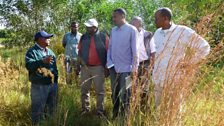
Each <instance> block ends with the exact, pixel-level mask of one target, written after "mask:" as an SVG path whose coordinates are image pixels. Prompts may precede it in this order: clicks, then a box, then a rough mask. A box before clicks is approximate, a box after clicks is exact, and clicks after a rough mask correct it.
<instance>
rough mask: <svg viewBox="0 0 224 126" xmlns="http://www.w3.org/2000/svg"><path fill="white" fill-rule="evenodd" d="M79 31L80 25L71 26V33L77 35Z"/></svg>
mask: <svg viewBox="0 0 224 126" xmlns="http://www.w3.org/2000/svg"><path fill="white" fill-rule="evenodd" d="M78 30H79V25H78V24H71V33H72V34H74V35H76V34H77V32H78Z"/></svg>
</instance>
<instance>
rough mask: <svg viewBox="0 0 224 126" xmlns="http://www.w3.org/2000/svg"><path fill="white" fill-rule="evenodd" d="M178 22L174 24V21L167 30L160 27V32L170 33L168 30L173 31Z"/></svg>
mask: <svg viewBox="0 0 224 126" xmlns="http://www.w3.org/2000/svg"><path fill="white" fill-rule="evenodd" d="M176 26H177V25H176V24H174V23H173V22H172V24H171V26H170V28H169V29H165V30H163V29H162V28H160V33H162V34H166V33H168V32H172V31H173V30H174V29H175V28H176Z"/></svg>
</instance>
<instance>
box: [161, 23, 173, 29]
mask: <svg viewBox="0 0 224 126" xmlns="http://www.w3.org/2000/svg"><path fill="white" fill-rule="evenodd" d="M171 26H172V23H171V22H169V23H168V24H166V25H165V26H164V27H162V30H166V29H170V27H171Z"/></svg>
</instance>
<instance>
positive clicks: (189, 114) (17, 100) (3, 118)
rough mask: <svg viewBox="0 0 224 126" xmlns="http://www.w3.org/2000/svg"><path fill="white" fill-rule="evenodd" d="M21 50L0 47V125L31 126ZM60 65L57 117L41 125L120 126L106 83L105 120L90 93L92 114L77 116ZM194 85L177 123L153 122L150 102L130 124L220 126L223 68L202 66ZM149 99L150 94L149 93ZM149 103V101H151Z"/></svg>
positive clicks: (76, 95) (75, 92)
mask: <svg viewBox="0 0 224 126" xmlns="http://www.w3.org/2000/svg"><path fill="white" fill-rule="evenodd" d="M25 51H26V50H25V49H20V48H12V49H6V48H1V50H0V55H1V60H0V84H1V88H0V97H1V98H2V100H1V101H0V125H2V126H8V125H9V126H15V125H17V126H24V125H27V126H28V125H31V118H30V113H31V111H30V82H29V81H28V74H27V71H26V69H25V67H24V55H25ZM62 63H63V62H62V61H61V59H60V58H58V68H59V74H60V78H59V105H58V108H57V110H58V111H57V114H56V115H55V117H53V118H52V119H50V120H45V121H43V122H42V124H43V125H46V126H49V125H64V126H73V125H74V126H87V125H88V126H98V125H121V123H122V121H121V120H119V119H118V120H112V119H111V117H112V103H111V98H110V94H111V92H110V83H109V80H108V79H107V81H106V82H107V83H106V92H107V94H106V99H105V108H106V114H107V116H108V120H106V119H100V118H98V117H97V116H96V113H95V107H94V106H95V104H96V103H95V95H94V90H92V92H91V94H92V95H91V101H92V102H91V103H93V104H92V112H91V113H89V114H88V115H86V116H80V112H81V104H80V87H79V86H78V85H76V84H73V85H66V84H65V76H64V68H63V64H62ZM200 69H201V70H200V71H201V72H200V76H198V81H197V84H196V85H195V86H194V88H193V90H192V91H191V92H190V94H189V96H188V97H187V98H186V103H185V111H184V113H183V115H182V116H181V118H180V119H179V120H172V121H169V120H167V119H168V118H166V117H163V120H157V118H158V115H157V114H156V111H155V110H154V109H153V107H152V106H153V105H154V103H153V102H151V103H149V104H147V106H149V108H148V110H150V111H148V110H147V112H149V113H145V112H143V111H141V110H140V109H137V111H136V113H135V114H134V116H133V117H130V124H131V125H162V124H164V125H168V124H172V125H186V126H198V125H201V126H204V125H208V126H215V125H216V126H217V125H220V126H221V125H224V120H223V115H224V102H223V97H224V86H223V83H224V78H223V77H224V69H223V67H217V66H211V65H209V64H207V65H203V66H201V68H200ZM150 96H153V93H150ZM151 101H152V100H151ZM137 104H138V103H137Z"/></svg>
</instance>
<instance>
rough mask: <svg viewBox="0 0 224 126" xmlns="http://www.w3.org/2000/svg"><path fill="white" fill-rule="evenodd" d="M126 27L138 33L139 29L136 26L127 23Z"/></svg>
mask: <svg viewBox="0 0 224 126" xmlns="http://www.w3.org/2000/svg"><path fill="white" fill-rule="evenodd" d="M125 27H126V28H128V29H130V30H134V31H137V28H136V27H135V26H133V25H131V24H129V23H126V24H125Z"/></svg>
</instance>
